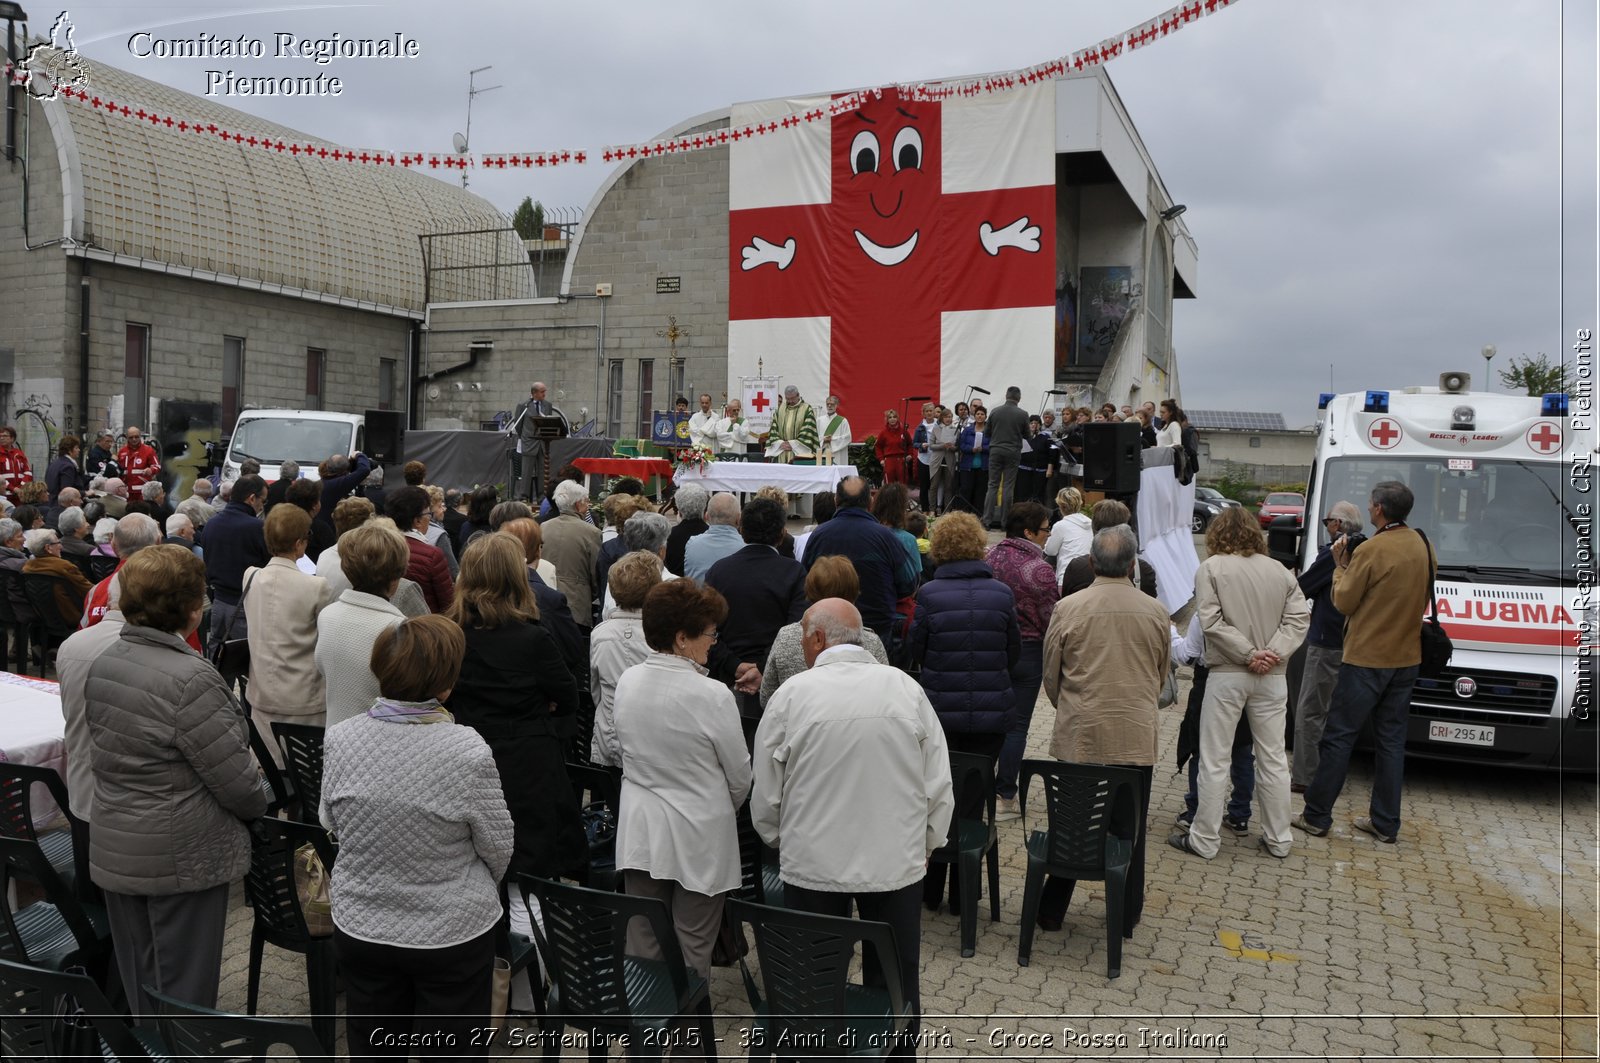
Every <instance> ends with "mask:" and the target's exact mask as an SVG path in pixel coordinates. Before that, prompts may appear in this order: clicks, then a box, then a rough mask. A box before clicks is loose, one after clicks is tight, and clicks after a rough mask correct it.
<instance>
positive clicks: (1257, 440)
mask: <svg viewBox="0 0 1600 1063" xmlns="http://www.w3.org/2000/svg"><path fill="white" fill-rule="evenodd" d="M1250 445H1251V446H1252V447H1259V446H1260V445H1261V437H1260V436H1251V437H1250Z"/></svg>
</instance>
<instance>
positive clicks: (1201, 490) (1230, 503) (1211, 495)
mask: <svg viewBox="0 0 1600 1063" xmlns="http://www.w3.org/2000/svg"><path fill="white" fill-rule="evenodd" d="M1194 498H1195V501H1196V502H1199V501H1201V500H1202V499H1203V500H1204V501H1207V502H1210V503H1211V504H1212V505H1214V506H1221V507H1222V508H1223V509H1231V508H1232V507H1234V506H1237V505H1241V504H1242V503H1239V502H1236V501H1234V500H1233V499H1231V498H1229V497H1228V496H1227V495H1225V494H1223V493H1222V492H1221V491H1218V490H1217V489H1216V488H1215V487H1198V486H1197V487H1195V489H1194Z"/></svg>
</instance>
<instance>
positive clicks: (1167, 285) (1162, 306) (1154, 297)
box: [1144, 231, 1172, 370]
mask: <svg viewBox="0 0 1600 1063" xmlns="http://www.w3.org/2000/svg"><path fill="white" fill-rule="evenodd" d="M1144 294H1145V300H1144V305H1145V313H1146V314H1148V315H1149V328H1148V329H1147V330H1146V339H1145V353H1146V355H1147V356H1148V357H1149V359H1150V361H1151V362H1153V363H1155V365H1156V366H1157V367H1158V368H1160V369H1162V370H1166V369H1167V368H1169V358H1168V355H1169V353H1170V348H1171V345H1172V330H1171V328H1169V327H1168V320H1169V317H1168V315H1169V314H1170V313H1171V310H1170V309H1169V308H1170V307H1171V305H1172V255H1171V253H1170V252H1169V251H1168V250H1167V240H1166V237H1165V236H1164V235H1163V234H1162V233H1161V232H1159V231H1158V232H1157V233H1156V235H1155V239H1154V240H1153V241H1151V245H1150V274H1149V277H1148V278H1147V279H1146V281H1145V286H1144Z"/></svg>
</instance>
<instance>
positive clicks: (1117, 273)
mask: <svg viewBox="0 0 1600 1063" xmlns="http://www.w3.org/2000/svg"><path fill="white" fill-rule="evenodd" d="M1078 279H1079V281H1080V282H1081V284H1080V287H1079V295H1080V299H1079V304H1078V306H1079V314H1078V351H1077V364H1078V365H1104V364H1105V363H1106V359H1107V358H1109V357H1110V356H1111V348H1112V347H1113V346H1115V345H1116V342H1117V334H1118V333H1119V332H1121V331H1122V323H1123V322H1124V321H1126V320H1127V318H1128V315H1129V314H1130V313H1132V311H1133V307H1134V305H1135V303H1137V302H1138V299H1139V296H1140V294H1141V291H1140V288H1141V286H1140V285H1139V284H1137V283H1135V281H1134V279H1133V267H1132V266H1084V267H1083V269H1082V270H1080V271H1079V274H1078Z"/></svg>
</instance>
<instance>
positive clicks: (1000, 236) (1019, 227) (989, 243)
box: [978, 215, 1039, 255]
mask: <svg viewBox="0 0 1600 1063" xmlns="http://www.w3.org/2000/svg"><path fill="white" fill-rule="evenodd" d="M978 239H979V240H980V241H982V243H983V249H984V250H985V251H987V252H989V254H991V255H998V254H999V253H1000V249H1001V248H1002V247H1015V248H1018V249H1019V250H1022V251H1037V250H1039V227H1038V226H1037V225H1029V224H1028V217H1027V215H1023V216H1022V217H1020V218H1018V219H1017V220H1016V221H1014V222H1012V223H1011V224H1010V225H1007V226H1006V227H1005V228H1004V229H996V228H995V227H994V226H992V225H990V224H989V223H988V222H984V223H983V224H982V225H980V226H978Z"/></svg>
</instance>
